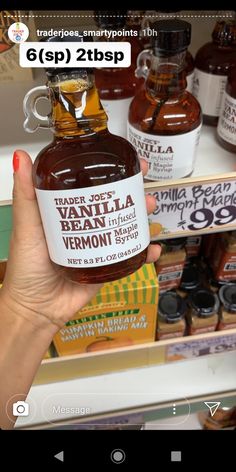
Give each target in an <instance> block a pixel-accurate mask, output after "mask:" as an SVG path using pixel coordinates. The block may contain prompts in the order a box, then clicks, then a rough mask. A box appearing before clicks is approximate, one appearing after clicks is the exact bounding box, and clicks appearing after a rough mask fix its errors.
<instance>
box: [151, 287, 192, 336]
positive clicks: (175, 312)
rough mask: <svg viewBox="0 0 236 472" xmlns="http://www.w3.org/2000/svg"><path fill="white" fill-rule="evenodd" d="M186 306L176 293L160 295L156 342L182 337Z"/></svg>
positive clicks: (184, 327) (184, 326)
mask: <svg viewBox="0 0 236 472" xmlns="http://www.w3.org/2000/svg"><path fill="white" fill-rule="evenodd" d="M186 311H187V305H186V302H185V300H183V299H182V298H181V297H180V296H179V295H178V294H177V293H176V292H174V291H173V292H172V291H171V292H166V293H163V294H162V295H160V298H159V304H158V321H157V340H160V339H170V338H175V337H180V336H184V334H185V329H186V321H185V315H186Z"/></svg>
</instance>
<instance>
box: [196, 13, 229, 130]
mask: <svg viewBox="0 0 236 472" xmlns="http://www.w3.org/2000/svg"><path fill="white" fill-rule="evenodd" d="M233 65H236V21H235V20H226V21H225V20H222V21H217V23H216V25H215V28H214V31H213V33H212V42H209V43H206V44H205V45H204V46H202V47H201V48H200V49H199V51H198V52H197V54H196V57H195V73H194V84H193V94H194V95H195V97H196V98H197V99H198V101H199V103H200V105H201V107H202V112H203V123H205V124H206V125H211V126H217V123H218V117H219V114H220V106H221V100H222V95H223V92H224V89H225V86H226V82H227V76H228V73H229V70H230V68H231V67H232V66H233Z"/></svg>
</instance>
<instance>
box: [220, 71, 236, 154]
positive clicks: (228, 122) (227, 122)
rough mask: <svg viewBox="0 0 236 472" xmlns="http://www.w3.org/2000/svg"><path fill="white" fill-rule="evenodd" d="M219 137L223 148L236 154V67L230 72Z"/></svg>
mask: <svg viewBox="0 0 236 472" xmlns="http://www.w3.org/2000/svg"><path fill="white" fill-rule="evenodd" d="M217 137H218V141H219V143H220V144H221V146H223V147H224V148H225V149H227V150H228V151H231V152H236V66H235V67H233V68H232V69H231V70H230V72H229V76H228V80H227V84H226V89H225V91H224V94H223V97H222V102H221V110H220V117H219V121H218V126H217Z"/></svg>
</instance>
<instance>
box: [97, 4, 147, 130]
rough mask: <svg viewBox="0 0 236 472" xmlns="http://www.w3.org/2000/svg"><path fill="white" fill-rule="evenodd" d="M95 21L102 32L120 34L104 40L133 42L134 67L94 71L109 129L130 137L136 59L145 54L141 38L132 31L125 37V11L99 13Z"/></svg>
mask: <svg viewBox="0 0 236 472" xmlns="http://www.w3.org/2000/svg"><path fill="white" fill-rule="evenodd" d="M94 15H95V22H96V23H97V25H98V27H99V28H100V29H101V30H107V31H114V32H117V33H118V34H117V36H114V38H112V37H111V38H109V37H108V36H105V35H104V36H102V37H101V39H100V40H102V41H127V42H129V43H131V66H130V67H128V68H107V67H106V68H101V69H96V70H95V82H96V87H97V90H98V93H99V97H100V100H101V103H102V106H103V108H104V110H105V112H106V113H107V116H108V129H109V131H110V132H111V133H114V134H116V135H118V136H122V137H123V138H126V137H127V119H128V112H129V106H130V102H131V100H132V98H133V97H134V95H135V91H136V87H137V86H138V85H139V82H140V81H139V80H138V79H137V77H135V68H136V60H137V56H138V54H139V53H140V52H141V51H142V49H143V46H142V42H141V41H140V40H139V36H132V30H131V29H130V28H128V30H127V31H128V32H129V34H128V35H127V36H126V35H125V31H126V29H125V26H126V21H127V11H126V10H114V11H113V10H108V11H104V10H101V11H100V10H97V11H96V12H95V13H94Z"/></svg>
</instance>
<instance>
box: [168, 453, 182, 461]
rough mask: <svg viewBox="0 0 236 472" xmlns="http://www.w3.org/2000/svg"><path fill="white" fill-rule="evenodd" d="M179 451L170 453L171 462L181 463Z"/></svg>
mask: <svg viewBox="0 0 236 472" xmlns="http://www.w3.org/2000/svg"><path fill="white" fill-rule="evenodd" d="M181 460H182V459H181V451H171V462H181Z"/></svg>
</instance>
